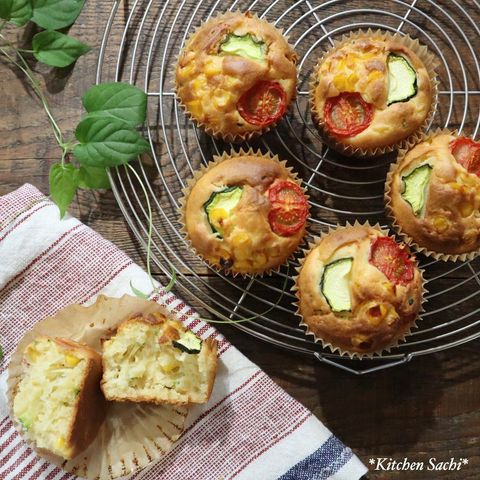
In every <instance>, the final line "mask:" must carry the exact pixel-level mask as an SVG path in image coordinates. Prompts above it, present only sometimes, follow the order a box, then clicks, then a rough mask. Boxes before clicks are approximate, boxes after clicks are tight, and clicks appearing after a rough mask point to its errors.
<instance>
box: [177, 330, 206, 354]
mask: <svg viewBox="0 0 480 480" xmlns="http://www.w3.org/2000/svg"><path fill="white" fill-rule="evenodd" d="M172 345H173V346H174V347H175V348H178V349H179V350H181V351H182V352H185V353H191V354H195V353H200V351H201V350H202V340H200V339H199V338H198V337H197V336H196V335H195V334H194V333H192V332H186V333H185V334H184V335H183V336H182V337H181V338H180V339H179V340H172Z"/></svg>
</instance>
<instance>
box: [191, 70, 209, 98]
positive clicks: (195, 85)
mask: <svg viewBox="0 0 480 480" xmlns="http://www.w3.org/2000/svg"><path fill="white" fill-rule="evenodd" d="M191 86H192V90H193V91H194V92H195V93H196V94H197V95H199V96H200V94H201V93H202V90H203V89H204V88H205V86H206V81H205V77H204V76H203V75H199V76H198V77H197V78H196V79H195V80H193V81H192V83H191Z"/></svg>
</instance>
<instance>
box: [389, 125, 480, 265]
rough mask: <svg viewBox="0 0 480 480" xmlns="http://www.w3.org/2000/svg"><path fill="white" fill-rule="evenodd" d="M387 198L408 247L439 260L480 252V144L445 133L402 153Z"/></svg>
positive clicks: (394, 219)
mask: <svg viewBox="0 0 480 480" xmlns="http://www.w3.org/2000/svg"><path fill="white" fill-rule="evenodd" d="M385 199H386V209H387V213H388V214H389V216H390V217H392V218H393V222H394V227H395V229H396V230H397V231H398V233H399V234H401V235H402V236H403V238H404V239H405V241H406V242H407V243H410V244H411V245H412V246H414V247H415V248H417V249H418V250H420V251H422V253H425V254H426V255H431V256H433V257H435V258H437V259H443V260H458V259H460V260H465V259H466V258H467V257H468V258H473V256H475V255H476V254H478V251H479V249H480V143H478V142H474V141H473V140H472V139H470V138H467V137H464V136H458V135H456V134H454V133H451V132H446V131H440V132H436V133H434V134H432V135H430V136H428V137H426V138H425V140H424V141H422V142H421V143H419V144H417V145H415V146H414V147H413V148H411V149H410V150H404V151H402V152H400V155H399V158H398V160H397V163H395V164H394V165H392V168H391V170H390V172H389V174H388V177H387V182H386V185H385Z"/></svg>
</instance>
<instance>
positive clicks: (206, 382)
mask: <svg viewBox="0 0 480 480" xmlns="http://www.w3.org/2000/svg"><path fill="white" fill-rule="evenodd" d="M216 369H217V342H216V341H215V340H212V339H208V340H206V341H202V340H201V339H200V338H198V337H197V336H196V335H195V334H194V333H192V332H191V331H187V330H185V328H184V327H183V325H182V324H181V323H180V322H178V321H176V320H171V319H168V318H167V317H165V316H164V315H162V314H161V313H159V312H156V313H152V314H149V315H146V316H144V315H142V314H138V315H136V316H134V317H132V318H130V319H128V320H126V321H125V322H123V323H121V324H120V325H119V326H118V328H117V330H116V332H115V334H114V335H113V336H112V337H111V338H110V339H108V340H106V341H104V343H103V378H102V382H101V388H102V391H103V393H104V395H105V398H107V400H116V401H129V402H149V403H156V404H162V403H174V404H187V403H205V402H207V401H208V399H209V398H210V393H211V391H212V388H213V383H214V380H215V374H216Z"/></svg>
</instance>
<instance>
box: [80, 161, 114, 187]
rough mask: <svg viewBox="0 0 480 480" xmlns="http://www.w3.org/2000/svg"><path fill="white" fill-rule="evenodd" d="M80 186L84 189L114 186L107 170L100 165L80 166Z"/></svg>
mask: <svg viewBox="0 0 480 480" xmlns="http://www.w3.org/2000/svg"><path fill="white" fill-rule="evenodd" d="M78 186H79V187H80V188H84V189H92V190H97V189H98V188H112V186H111V185H110V180H109V178H108V174H107V170H106V169H105V168H99V167H86V166H83V167H80V176H79V182H78Z"/></svg>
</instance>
